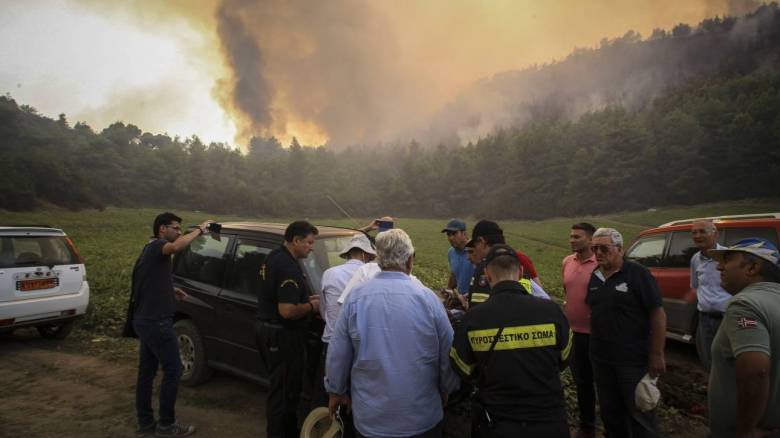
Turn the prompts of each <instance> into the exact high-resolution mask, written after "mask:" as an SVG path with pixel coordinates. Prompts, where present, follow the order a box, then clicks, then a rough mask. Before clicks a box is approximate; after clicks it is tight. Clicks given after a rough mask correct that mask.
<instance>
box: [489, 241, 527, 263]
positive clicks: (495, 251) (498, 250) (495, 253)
mask: <svg viewBox="0 0 780 438" xmlns="http://www.w3.org/2000/svg"><path fill="white" fill-rule="evenodd" d="M501 256H511V257H512V258H514V259H515V260H517V261H520V259H519V258H518V257H517V251H515V250H514V249H512V247H511V246H509V245H503V244H502V245H493V246H491V247H490V250H489V251H488V253H487V255H486V256H485V263H486V264H488V265H489V264H490V262H492V261H493V260H495V259H496V257H501Z"/></svg>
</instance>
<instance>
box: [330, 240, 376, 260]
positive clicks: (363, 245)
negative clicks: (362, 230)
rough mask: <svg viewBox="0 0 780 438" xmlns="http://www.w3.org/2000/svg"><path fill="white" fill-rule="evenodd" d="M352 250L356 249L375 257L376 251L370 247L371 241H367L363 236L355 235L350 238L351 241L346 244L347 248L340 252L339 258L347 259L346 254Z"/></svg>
mask: <svg viewBox="0 0 780 438" xmlns="http://www.w3.org/2000/svg"><path fill="white" fill-rule="evenodd" d="M352 248H357V249H359V250H361V251H363V252H365V253H366V254H371V255H373V256H375V255H376V251H375V250H374V246H373V245H371V241H370V240H368V237H366V235H365V234H355V235H354V236H352V239H350V240H349V243H347V246H345V247H344V250H343V251H341V254H339V257H341V258H347V254H348V253H349V251H350V250H351V249H352Z"/></svg>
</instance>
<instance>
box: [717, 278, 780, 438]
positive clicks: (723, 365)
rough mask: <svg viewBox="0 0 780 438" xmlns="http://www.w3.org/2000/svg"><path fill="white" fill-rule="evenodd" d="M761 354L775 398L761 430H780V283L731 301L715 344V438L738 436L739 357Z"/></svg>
mask: <svg viewBox="0 0 780 438" xmlns="http://www.w3.org/2000/svg"><path fill="white" fill-rule="evenodd" d="M749 351H758V352H761V353H765V354H766V355H767V356H769V359H770V368H769V398H768V400H767V405H766V410H765V411H764V415H763V417H762V418H761V421H760V422H759V428H761V429H777V428H780V284H779V283H754V284H751V285H750V286H748V287H746V288H745V289H743V290H742V291H740V292H739V293H738V294H736V295H735V296H734V297H732V298H731V300H730V301H729V303H728V305H727V307H726V313H725V315H724V317H723V322H722V323H721V325H720V329H719V330H718V333H717V334H716V335H715V340H714V341H713V343H712V370H711V372H710V389H709V405H710V428H711V431H712V437H713V438H718V437H733V436H735V435H736V424H737V376H736V370H735V365H736V358H737V356H739V355H740V354H742V353H746V352H749Z"/></svg>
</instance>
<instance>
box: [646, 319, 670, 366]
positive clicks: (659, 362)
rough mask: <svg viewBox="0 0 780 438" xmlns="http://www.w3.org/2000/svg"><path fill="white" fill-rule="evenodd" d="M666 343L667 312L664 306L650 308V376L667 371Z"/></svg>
mask: <svg viewBox="0 0 780 438" xmlns="http://www.w3.org/2000/svg"><path fill="white" fill-rule="evenodd" d="M665 343H666V312H665V311H664V308H663V307H656V308H654V309H652V310H650V364H649V366H648V374H650V377H659V376H663V375H664V373H666V360H665V358H664V345H665Z"/></svg>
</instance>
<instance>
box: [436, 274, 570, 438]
mask: <svg viewBox="0 0 780 438" xmlns="http://www.w3.org/2000/svg"><path fill="white" fill-rule="evenodd" d="M502 327H503V329H502V331H501V334H500V335H499V336H498V338H497V339H496V342H495V345H494V347H493V351H492V352H490V350H491V345H493V341H494V338H495V337H496V334H498V331H499V329H500V328H502ZM571 342H572V335H571V331H570V329H569V323H568V321H567V320H566V317H565V316H564V314H563V312H562V311H561V309H560V308H559V307H558V305H557V304H555V303H554V302H552V301H549V300H544V299H541V298H537V297H534V296H532V295H530V294H529V293H528V291H527V290H526V288H525V287H524V286H523V285H522V284H521V283H520V282H517V281H502V282H499V283H498V284H496V285H495V288H493V290H492V293H490V295H489V298H488V299H487V300H486V301H485V302H484V303H482V304H481V305H479V306H477V307H475V308H473V309H470V310H469V311H468V312H467V313H466V315H465V316H464V318H463V321H462V322H461V324H460V326H459V327H458V329H457V330H456V332H455V338H454V340H453V346H452V349H451V350H450V358H451V359H452V363H453V367H454V368H455V369H456V370H457V371H458V372H459V373H460V374H461V375H462V376H463V377H464V378H465V379H466V380H468V381H471V382H472V383H475V384H476V386H477V387H478V391H477V393H478V395H477V396H476V397H475V400H474V402H475V404H474V406H472V410H473V411H474V412H475V413H476V414H477V415H475V416H474V424H473V426H474V428H473V429H474V430H475V431H476V432H477V433H478V435H475V436H482V437H517V436H525V437H534V436H539V437H563V436H565V437H568V436H569V429H568V425H567V421H566V409H565V402H564V397H563V388H562V386H561V379H560V371H562V370H563V369H564V368H565V367H566V363H567V361H568V357H569V351H570V349H571ZM486 359H487V361H486V363H485V360H486Z"/></svg>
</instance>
